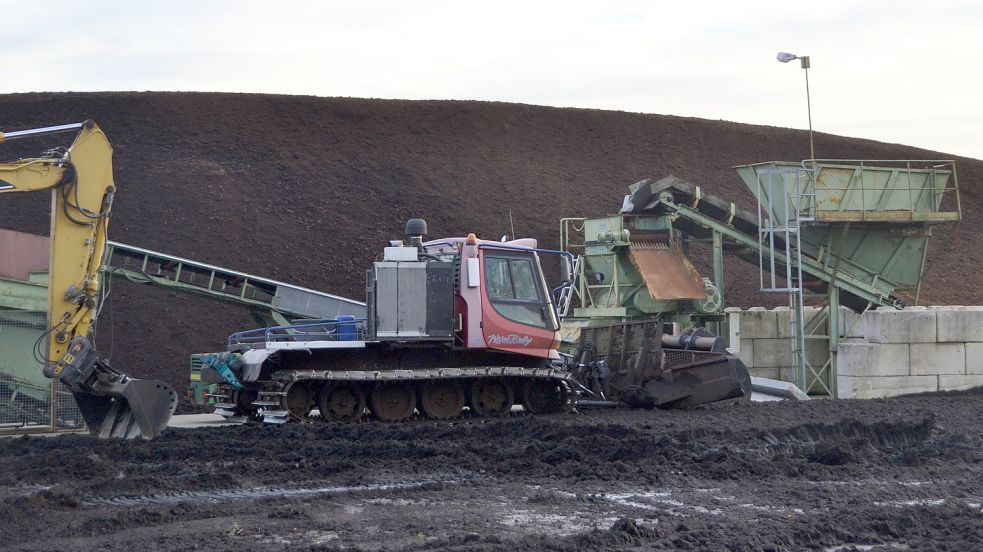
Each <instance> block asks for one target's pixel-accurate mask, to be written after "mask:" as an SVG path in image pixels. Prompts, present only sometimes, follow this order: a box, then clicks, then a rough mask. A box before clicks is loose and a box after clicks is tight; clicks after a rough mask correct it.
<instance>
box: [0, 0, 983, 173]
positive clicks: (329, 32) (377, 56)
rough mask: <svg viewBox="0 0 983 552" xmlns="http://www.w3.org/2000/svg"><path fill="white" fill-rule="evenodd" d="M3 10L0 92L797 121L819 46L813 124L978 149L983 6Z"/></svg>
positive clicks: (250, 5) (428, 3)
mask: <svg viewBox="0 0 983 552" xmlns="http://www.w3.org/2000/svg"><path fill="white" fill-rule="evenodd" d="M0 17H2V18H3V20H4V21H5V23H6V24H5V25H4V26H3V27H4V32H3V38H4V40H3V46H2V47H0V93H6V92H31V91H103V90H180V91H190V90H194V91H231V92H268V93H284V94H312V95H317V96H353V97H366V98H406V99H461V100H496V101H506V102H522V103H530V104H540V105H552V106H560V107H567V106H572V107H585V108H599V109H613V110H623V111H635V112H645V113H660V114H668V115H685V116H693V117H701V118H707V119H725V120H729V121H737V122H742V123H754V124H765V125H777V126H784V127H793V128H803V129H804V128H807V126H808V121H807V117H806V115H807V113H806V94H805V75H804V71H803V70H802V69H800V68H799V62H798V61H793V62H791V63H788V64H781V63H779V62H778V61H776V59H775V54H776V53H777V52H778V51H782V50H784V51H788V52H792V53H796V54H799V55H810V56H811V57H812V68H811V69H810V70H809V80H810V87H811V92H812V119H813V127H814V129H815V130H817V131H820V132H830V133H834V134H842V135H846V136H854V137H862V138H871V139H875V140H882V141H886V142H896V143H902V144H908V145H913V146H919V147H924V148H927V149H933V150H938V151H941V152H946V153H950V154H957V155H965V156H969V157H975V158H977V159H981V158H983V93H981V91H983V86H981V85H983V2H980V1H978V0H939V1H937V2H905V1H897V0H895V1H880V0H874V1H868V2H861V1H842V0H825V1H823V2H795V1H793V0H789V1H787V2H783V3H779V2H768V1H761V0H744V1H733V0H730V1H727V0H724V1H718V2H701V1H679V0H676V1H673V2H655V1H650V2H643V1H624V2H615V1H609V2H601V1H593V2H580V1H576V0H567V1H564V2H537V1H534V0H526V1H510V0H497V1H494V2H487V1H486V2H476V1H474V2H471V1H465V0H461V1H450V0H443V1H441V0H421V1H416V2H414V1H410V0H405V1H371V0H350V1H347V2H333V1H324V2H317V1H315V0H308V1H306V2H295V1H291V0H265V1H250V0H238V1H209V0H196V1H186V0H175V1H170V2H138V1H127V2H123V1H111V0H101V1H100V0H89V1H61V2H59V1H50V0H45V1H42V0H30V1H29V0H0ZM52 122H53V123H56V122H60V121H52ZM0 128H3V121H2V113H0ZM6 130H10V129H6Z"/></svg>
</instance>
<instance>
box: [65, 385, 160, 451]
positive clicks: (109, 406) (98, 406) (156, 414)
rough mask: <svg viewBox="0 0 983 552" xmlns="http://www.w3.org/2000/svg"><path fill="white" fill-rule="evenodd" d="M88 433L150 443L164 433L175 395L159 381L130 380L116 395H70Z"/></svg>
mask: <svg viewBox="0 0 983 552" xmlns="http://www.w3.org/2000/svg"><path fill="white" fill-rule="evenodd" d="M72 394H73V395H74V396H75V402H76V403H77V404H78V406H79V411H81V413H82V418H83V419H84V420H85V425H86V426H88V428H89V433H91V434H92V435H94V436H96V437H98V438H100V439H109V438H113V437H118V438H121V439H134V438H136V437H142V438H144V439H153V438H154V437H157V436H158V435H160V434H161V432H162V431H164V428H166V427H167V422H168V421H170V419H171V415H172V414H174V408H175V407H176V406H177V394H176V393H175V392H174V389H172V388H171V386H170V385H168V384H166V383H164V382H162V381H154V380H138V379H130V380H128V381H127V382H126V383H125V384H123V386H122V390H121V391H119V394H118V395H117V394H116V392H113V393H112V394H96V393H95V392H78V391H76V392H73V393H72Z"/></svg>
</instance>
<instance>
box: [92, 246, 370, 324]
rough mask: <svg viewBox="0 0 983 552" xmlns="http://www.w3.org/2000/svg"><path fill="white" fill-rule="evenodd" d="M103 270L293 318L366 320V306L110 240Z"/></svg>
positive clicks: (275, 317) (279, 317)
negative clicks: (344, 316) (343, 316)
mask: <svg viewBox="0 0 983 552" xmlns="http://www.w3.org/2000/svg"><path fill="white" fill-rule="evenodd" d="M103 270H104V271H105V272H106V273H108V274H110V275H112V276H115V277H118V278H125V279H127V280H129V281H131V282H137V283H143V284H154V285H158V286H161V287H165V288H167V289H170V290H173V291H177V292H184V293H191V294H194V295H199V296H202V297H207V298H209V299H215V300H219V301H223V302H226V303H231V304H235V305H241V306H245V307H248V308H251V309H253V310H258V311H261V312H264V313H268V314H269V316H270V317H271V318H272V319H273V320H274V321H276V322H277V323H278V324H288V323H289V322H290V320H291V319H298V318H305V319H306V318H309V319H333V318H334V317H336V316H340V315H352V316H355V317H356V318H365V303H362V302H360V301H355V300H352V299H348V298H346V297H340V296H337V295H332V294H330V293H324V292H322V291H315V290H312V289H307V288H303V287H300V286H295V285H292V284H287V283H284V282H279V281H277V280H271V279H269V278H263V277H261V276H255V275H253V274H246V273H245V272H239V271H236V270H230V269H227V268H222V267H219V266H215V265H210V264H206V263H201V262H198V261H193V260H191V259H185V258H182V257H176V256H174V255H168V254H166V253H161V252H159V251H151V250H149V249H143V248H140V247H134V246H132V245H126V244H124V243H119V242H114V241H110V242H109V243H108V247H107V250H106V256H105V258H104V259H103Z"/></svg>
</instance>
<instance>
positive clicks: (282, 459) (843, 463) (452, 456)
mask: <svg viewBox="0 0 983 552" xmlns="http://www.w3.org/2000/svg"><path fill="white" fill-rule="evenodd" d="M981 428H983V391H977V392H962V393H946V394H930V395H920V396H912V397H905V398H896V399H890V400H873V401H811V402H808V403H754V404H749V405H728V406H719V407H715V408H710V409H704V410H696V411H676V412H668V411H629V410H604V411H598V410H594V411H581V412H575V413H572V414H568V415H564V416H559V417H532V416H525V417H522V416H520V417H512V418H508V419H504V420H497V421H486V422H476V421H471V422H462V423H416V424H410V425H403V426H393V425H380V424H374V423H367V424H363V425H358V426H344V425H327V424H317V423H312V424H298V425H290V426H286V427H262V426H239V427H228V428H211V429H208V430H169V431H168V432H166V433H165V434H164V435H163V436H162V437H161V438H159V439H158V440H156V441H152V442H121V441H96V440H93V439H90V438H88V437H85V436H81V435H75V436H62V437H55V438H49V437H21V438H6V439H0V543H3V545H2V548H3V549H5V550H59V551H82V550H100V549H112V550H126V549H131V550H238V551H250V550H274V549H284V550H382V549H385V550H435V549H440V550H776V551H777V550H959V551H966V550H980V549H983V505H981V503H983V429H981Z"/></svg>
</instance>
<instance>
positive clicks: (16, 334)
mask: <svg viewBox="0 0 983 552" xmlns="http://www.w3.org/2000/svg"><path fill="white" fill-rule="evenodd" d="M45 330H46V324H45V314H44V313H43V312H29V311H0V349H2V350H3V351H4V352H5V354H4V355H3V358H2V359H0V434H5V433H35V432H38V433H40V432H56V431H73V430H81V429H83V427H84V424H83V421H82V415H81V413H80V412H79V409H78V405H76V404H75V399H74V398H73V397H72V394H71V392H69V391H68V390H67V389H66V388H65V387H64V386H63V385H62V384H61V383H57V382H54V381H52V380H49V379H47V378H45V377H44V375H42V373H41V368H42V366H41V363H40V362H38V360H36V359H35V358H34V355H33V353H32V351H33V350H34V347H35V344H36V343H37V341H38V339H39V338H41V337H42V336H43V335H44V334H45ZM41 345H42V346H43V343H42V344H41Z"/></svg>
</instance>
